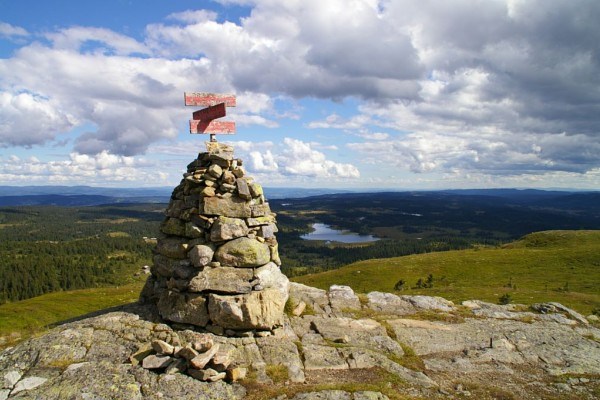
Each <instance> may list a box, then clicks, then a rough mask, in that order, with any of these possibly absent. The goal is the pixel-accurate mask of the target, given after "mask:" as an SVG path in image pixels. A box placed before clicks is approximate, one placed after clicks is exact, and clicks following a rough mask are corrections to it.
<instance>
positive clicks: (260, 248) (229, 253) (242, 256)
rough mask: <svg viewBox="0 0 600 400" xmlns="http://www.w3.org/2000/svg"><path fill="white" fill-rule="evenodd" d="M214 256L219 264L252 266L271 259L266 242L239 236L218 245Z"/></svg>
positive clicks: (242, 266)
mask: <svg viewBox="0 0 600 400" xmlns="http://www.w3.org/2000/svg"><path fill="white" fill-rule="evenodd" d="M215 258H216V260H217V261H219V262H220V263H221V265H225V266H232V267H239V268H252V267H258V266H260V265H264V264H266V263H268V262H269V261H270V260H271V252H270V250H269V246H267V245H266V244H264V243H261V242H259V241H258V240H255V239H250V238H247V237H241V238H238V239H235V240H231V241H229V242H227V243H225V244H224V245H223V246H221V247H219V248H218V249H217V251H216V253H215Z"/></svg>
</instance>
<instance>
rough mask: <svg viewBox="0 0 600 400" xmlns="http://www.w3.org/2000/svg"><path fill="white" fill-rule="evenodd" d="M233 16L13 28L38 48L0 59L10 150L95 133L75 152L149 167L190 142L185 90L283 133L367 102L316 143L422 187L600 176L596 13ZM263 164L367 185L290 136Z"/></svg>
mask: <svg viewBox="0 0 600 400" xmlns="http://www.w3.org/2000/svg"><path fill="white" fill-rule="evenodd" d="M222 3H224V4H227V3H239V4H245V5H248V6H250V7H251V13H250V14H249V15H248V16H246V17H245V18H242V19H241V22H240V23H239V24H235V23H233V22H228V21H221V20H219V19H218V15H217V14H215V13H214V12H212V11H210V10H189V11H187V12H183V13H177V14H172V15H170V16H168V17H166V18H165V20H164V21H162V22H158V23H155V24H151V25H148V26H147V28H146V32H145V34H144V36H143V37H141V38H137V39H136V38H133V37H130V36H127V35H125V34H122V33H118V32H113V31H110V30H107V29H103V28H95V27H70V28H65V29H60V28H59V29H57V30H55V31H53V32H46V33H31V32H27V31H26V30H25V29H23V28H21V27H19V26H15V25H13V24H9V23H6V22H0V37H2V38H6V40H13V39H14V38H19V40H26V42H25V44H24V45H23V46H21V47H20V48H19V49H18V50H17V51H16V52H15V53H14V54H13V55H12V56H10V57H9V58H5V59H0V106H1V107H0V146H5V147H11V146H24V147H31V146H35V145H39V144H44V143H49V142H52V141H54V140H57V139H58V138H59V137H60V135H64V134H65V133H68V132H69V131H70V130H72V129H74V128H76V127H81V126H84V125H85V126H92V127H93V129H90V130H89V132H87V133H84V134H83V135H81V136H79V137H78V138H77V139H76V141H75V145H74V146H75V147H74V151H75V152H76V153H78V154H85V155H87V156H89V157H92V158H94V157H96V156H97V155H101V154H105V153H106V154H111V155H115V156H117V157H133V156H136V155H140V154H143V153H144V152H146V151H147V150H148V148H149V146H151V145H152V144H153V143H157V142H160V141H161V140H164V139H174V138H175V137H176V135H177V132H178V124H179V125H180V124H181V121H185V119H186V116H185V112H183V111H182V110H181V107H179V104H180V102H181V99H180V97H181V92H183V91H184V90H187V89H189V88H190V87H202V88H204V89H203V90H206V91H235V92H238V93H240V94H242V95H243V94H245V95H246V96H247V99H248V101H256V102H257V103H256V104H253V105H257V107H253V108H248V109H245V110H244V109H242V110H236V112H237V113H238V114H237V115H236V119H238V120H239V121H240V122H241V123H246V124H257V125H262V126H265V127H277V126H279V123H278V122H277V121H276V119H277V118H275V117H274V116H273V115H272V114H269V113H268V111H267V110H268V109H269V108H270V106H271V105H272V101H273V99H274V98H276V97H278V96H284V97H287V98H293V99H301V98H307V97H308V98H321V99H331V100H336V101H337V100H343V99H347V98H354V99H358V100H357V101H358V102H359V106H358V109H357V110H356V114H355V115H353V116H350V117H347V118H342V117H340V116H338V115H337V114H332V115H330V116H329V117H326V118H324V119H323V120H318V121H312V122H311V123H309V124H307V127H308V128H315V129H316V128H319V129H327V128H331V129H336V130H342V131H344V132H346V133H348V134H349V135H348V138H347V140H348V141H349V142H350V143H349V144H348V146H347V147H346V148H345V149H346V150H347V151H351V152H354V154H356V155H357V157H365V158H367V160H369V161H370V162H372V163H375V164H377V163H386V164H389V163H392V164H393V165H395V166H396V167H398V168H400V169H404V170H406V171H411V172H413V173H419V174H423V173H430V172H439V173H451V174H460V173H464V174H470V173H477V174H484V175H489V176H499V175H503V176H513V175H515V176H516V175H531V174H544V173H548V174H554V173H557V172H564V173H568V174H572V173H574V174H586V173H589V172H590V171H595V170H597V169H598V168H599V167H600V157H599V156H598V155H599V154H600V145H599V144H598V143H600V140H599V139H600V138H599V136H600V128H599V127H600V50H599V48H598V45H597V43H598V42H599V40H600V24H598V23H597V21H598V19H599V17H600V3H598V2H594V1H587V0H574V1H573V0H570V1H567V0H550V1H548V0H528V1H524V0H486V1H483V0H452V1H445V2H439V1H433V0H420V1H414V0H395V1H384V0H382V1H377V0H351V1H347V0H331V1H327V2H322V1H316V0H292V1H285V2H282V1H276V0H260V1H259V0H256V1H252V0H244V1H232V0H227V1H222ZM250 99H258V100H250ZM240 103H242V102H240ZM261 105H262V106H261ZM251 110H252V111H251ZM32 116H35V118H34V117H32ZM132 116H135V118H132ZM40 128H43V129H40ZM358 137H360V138H361V139H362V141H357V138H358ZM249 156H250V157H251V163H252V165H253V167H254V168H255V170H256V171H265V172H267V171H271V170H277V171H278V172H279V173H281V174H290V175H298V176H311V174H313V175H314V176H321V177H327V176H331V177H334V176H336V177H358V176H359V175H360V174H359V172H358V170H357V168H356V167H355V166H352V165H350V164H344V163H340V162H335V161H331V160H328V159H327V157H325V155H324V153H321V152H319V151H317V150H315V149H314V148H312V147H311V146H310V145H309V144H307V143H304V142H300V141H294V139H290V138H288V139H285V141H284V142H282V143H278V144H277V146H275V147H274V148H273V149H271V150H269V151H266V152H263V153H256V152H255V153H249ZM465 176H466V175H465Z"/></svg>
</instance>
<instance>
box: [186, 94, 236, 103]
mask: <svg viewBox="0 0 600 400" xmlns="http://www.w3.org/2000/svg"><path fill="white" fill-rule="evenodd" d="M183 96H184V98H185V105H186V106H202V107H210V106H214V105H217V104H219V103H225V106H226V107H235V104H236V102H235V95H234V94H222V93H203V92H198V93H196V92H185V93H184V94H183Z"/></svg>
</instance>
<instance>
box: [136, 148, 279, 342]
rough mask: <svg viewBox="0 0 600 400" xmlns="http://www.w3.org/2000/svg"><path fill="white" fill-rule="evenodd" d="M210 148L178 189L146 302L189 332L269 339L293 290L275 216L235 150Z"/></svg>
mask: <svg viewBox="0 0 600 400" xmlns="http://www.w3.org/2000/svg"><path fill="white" fill-rule="evenodd" d="M206 146H207V152H204V153H200V154H199V155H198V158H197V159H195V160H194V161H192V162H191V163H190V164H189V165H188V167H187V173H185V174H184V178H183V180H182V181H181V183H180V184H179V185H178V186H177V187H176V188H175V189H174V190H173V194H172V195H171V201H170V203H169V206H168V208H167V210H166V218H165V220H164V222H163V223H162V225H161V228H160V230H161V233H162V235H161V236H160V237H159V238H158V243H157V246H156V250H155V254H154V264H153V266H152V269H151V271H152V274H151V276H150V277H149V278H148V281H147V282H146V286H145V287H144V290H143V292H142V295H141V299H142V301H145V302H150V303H153V304H156V306H157V308H158V313H159V314H160V316H161V317H162V318H163V319H164V320H166V321H170V322H171V323H176V324H175V325H177V324H180V325H182V327H186V328H188V327H192V328H194V329H195V330H197V331H200V332H202V331H207V332H211V333H213V334H216V335H227V336H247V335H258V336H262V335H268V334H269V332H270V331H272V330H273V329H275V328H277V327H279V326H281V325H282V324H283V310H284V306H285V303H286V301H287V299H288V291H289V281H288V279H287V277H286V276H285V275H283V274H282V273H281V271H280V269H279V266H280V265H281V260H280V258H279V253H278V245H277V240H276V238H275V232H277V225H276V221H275V214H274V213H272V212H271V210H270V208H269V203H268V202H267V201H266V199H265V197H264V194H263V189H262V187H261V186H260V185H259V184H258V183H256V182H254V180H253V179H252V178H251V177H249V176H246V173H245V171H244V168H243V166H242V160H240V159H235V158H234V155H233V147H232V146H229V145H226V144H223V143H218V142H206Z"/></svg>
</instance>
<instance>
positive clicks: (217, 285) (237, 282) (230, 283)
mask: <svg viewBox="0 0 600 400" xmlns="http://www.w3.org/2000/svg"><path fill="white" fill-rule="evenodd" d="M252 277H253V273H252V270H251V269H247V268H233V267H217V268H205V269H204V270H203V271H201V272H199V273H198V274H197V275H195V276H194V277H193V278H192V279H191V280H190V283H189V287H188V290H189V291H190V292H206V291H210V292H217V293H233V294H243V293H249V292H250V291H252V284H251V283H250V281H251V280H252ZM286 279H287V278H286Z"/></svg>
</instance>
